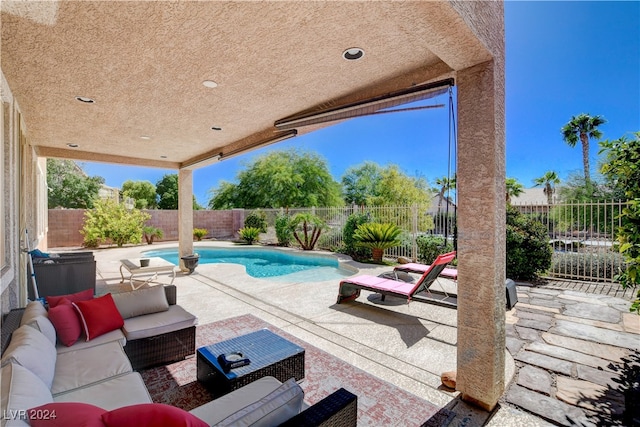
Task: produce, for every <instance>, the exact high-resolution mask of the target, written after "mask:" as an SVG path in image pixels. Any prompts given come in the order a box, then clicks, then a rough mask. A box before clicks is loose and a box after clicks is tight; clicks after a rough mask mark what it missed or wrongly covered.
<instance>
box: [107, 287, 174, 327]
mask: <svg viewBox="0 0 640 427" xmlns="http://www.w3.org/2000/svg"><path fill="white" fill-rule="evenodd" d="M111 296H112V297H113V302H115V304H116V307H117V308H118V311H119V312H120V314H121V315H122V318H123V319H130V318H132V317H137V316H142V315H144V314H151V313H157V312H161V311H167V310H169V302H168V301H167V295H166V294H165V292H164V286H152V287H150V288H145V289H139V290H137V291H131V292H122V293H118V294H112V295H111Z"/></svg>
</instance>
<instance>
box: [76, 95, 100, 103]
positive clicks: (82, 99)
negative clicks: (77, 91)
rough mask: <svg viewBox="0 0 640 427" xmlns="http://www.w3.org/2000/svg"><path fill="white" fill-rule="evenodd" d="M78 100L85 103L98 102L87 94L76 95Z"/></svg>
mask: <svg viewBox="0 0 640 427" xmlns="http://www.w3.org/2000/svg"><path fill="white" fill-rule="evenodd" d="M76 101H80V102H84V103H85V104H93V103H94V102H96V101H94V100H93V99H91V98H88V97H86V96H76Z"/></svg>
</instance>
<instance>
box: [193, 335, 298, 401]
mask: <svg viewBox="0 0 640 427" xmlns="http://www.w3.org/2000/svg"><path fill="white" fill-rule="evenodd" d="M232 352H241V353H242V354H244V356H245V357H247V358H249V360H251V363H250V364H249V365H246V366H242V367H239V368H235V369H231V370H230V371H229V372H227V373H225V372H224V371H223V369H222V367H221V366H220V364H219V363H218V359H217V358H218V356H219V355H220V354H223V353H232ZM197 365H198V381H200V382H202V383H203V384H204V385H205V386H206V387H207V388H208V389H209V390H210V391H211V392H212V393H213V394H214V396H215V397H219V396H222V395H224V394H227V393H229V392H231V391H233V390H236V389H238V388H240V387H242V386H244V385H247V384H249V383H251V382H253V381H255V380H257V379H259V378H262V377H266V376H272V377H275V378H276V379H278V381H281V382H285V381H286V380H288V379H289V378H295V379H296V381H299V380H301V379H303V378H304V348H302V347H300V346H298V345H296V344H294V343H292V342H290V341H287V340H286V339H284V338H282V337H280V336H278V335H276V334H274V333H273V332H271V331H269V330H268V329H261V330H259V331H256V332H252V333H250V334H246V335H242V336H239V337H235V338H232V339H229V340H227V341H222V342H219V343H216V344H211V345H208V346H205V347H200V348H199V349H198V351H197Z"/></svg>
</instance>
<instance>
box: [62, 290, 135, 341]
mask: <svg viewBox="0 0 640 427" xmlns="http://www.w3.org/2000/svg"><path fill="white" fill-rule="evenodd" d="M73 305H74V307H75V308H76V309H77V310H78V313H80V320H81V324H82V328H83V329H84V333H85V335H86V337H87V341H89V340H92V339H94V338H95V337H99V336H100V335H103V334H106V333H107V332H111V331H113V330H116V329H119V328H122V326H123V325H124V320H123V319H122V316H121V315H120V312H119V311H118V308H117V307H116V304H115V303H114V302H113V298H112V297H111V294H106V295H103V296H101V297H98V298H94V299H92V300H91V301H78V302H74V303H73Z"/></svg>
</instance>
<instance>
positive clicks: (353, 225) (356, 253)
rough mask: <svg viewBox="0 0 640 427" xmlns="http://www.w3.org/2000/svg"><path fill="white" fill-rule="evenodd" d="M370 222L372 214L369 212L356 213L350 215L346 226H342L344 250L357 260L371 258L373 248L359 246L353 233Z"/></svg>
mask: <svg viewBox="0 0 640 427" xmlns="http://www.w3.org/2000/svg"><path fill="white" fill-rule="evenodd" d="M368 222H370V216H369V215H367V214H360V213H354V214H351V215H349V217H348V218H347V221H346V223H345V224H344V227H343V228H342V244H343V249H342V252H343V253H345V254H347V255H349V256H350V257H351V258H353V259H355V260H365V259H371V256H372V255H371V249H370V248H365V247H363V246H359V245H358V244H357V241H356V240H355V239H354V238H353V234H354V233H355V232H356V230H357V229H358V226H360V225H362V224H366V223H368Z"/></svg>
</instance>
